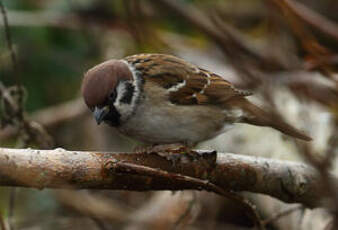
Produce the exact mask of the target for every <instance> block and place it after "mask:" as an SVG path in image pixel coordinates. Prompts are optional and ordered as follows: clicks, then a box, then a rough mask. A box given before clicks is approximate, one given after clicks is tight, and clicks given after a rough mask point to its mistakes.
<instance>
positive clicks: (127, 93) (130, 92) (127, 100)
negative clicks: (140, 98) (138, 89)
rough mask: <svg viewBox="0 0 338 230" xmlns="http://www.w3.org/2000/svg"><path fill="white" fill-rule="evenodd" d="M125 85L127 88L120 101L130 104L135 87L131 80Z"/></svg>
mask: <svg viewBox="0 0 338 230" xmlns="http://www.w3.org/2000/svg"><path fill="white" fill-rule="evenodd" d="M125 87H126V90H125V92H124V95H123V97H122V98H121V100H120V102H121V103H125V104H130V102H131V100H132V99H133V95H134V91H135V87H134V86H133V85H132V84H131V83H129V82H127V83H126V85H125Z"/></svg>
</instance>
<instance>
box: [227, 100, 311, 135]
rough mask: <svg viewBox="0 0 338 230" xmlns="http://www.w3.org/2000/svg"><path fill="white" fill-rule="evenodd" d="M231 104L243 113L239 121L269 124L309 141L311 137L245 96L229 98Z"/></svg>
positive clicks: (259, 124)
mask: <svg viewBox="0 0 338 230" xmlns="http://www.w3.org/2000/svg"><path fill="white" fill-rule="evenodd" d="M230 103H231V105H232V106H234V107H238V108H241V109H242V110H243V112H244V115H243V117H242V119H241V121H240V122H244V123H249V124H252V125H258V126H269V127H272V128H274V129H277V130H279V131H280V132H282V133H284V134H286V135H289V136H292V137H295V138H298V139H301V140H304V141H311V140H312V138H311V137H309V136H307V135H306V134H305V133H303V132H302V131H299V130H297V129H296V128H294V127H292V126H291V125H289V124H288V123H286V122H285V121H284V120H283V118H282V117H280V116H279V115H277V114H274V113H272V112H266V111H264V110H262V109H261V108H259V107H258V106H256V105H254V104H252V103H251V102H250V101H248V100H247V99H246V98H236V99H233V100H231V102H230Z"/></svg>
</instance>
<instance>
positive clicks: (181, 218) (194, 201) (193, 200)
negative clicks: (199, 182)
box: [173, 192, 196, 229]
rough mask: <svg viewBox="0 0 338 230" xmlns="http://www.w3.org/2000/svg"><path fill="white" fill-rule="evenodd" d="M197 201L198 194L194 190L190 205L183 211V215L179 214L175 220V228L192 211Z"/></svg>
mask: <svg viewBox="0 0 338 230" xmlns="http://www.w3.org/2000/svg"><path fill="white" fill-rule="evenodd" d="M195 203H196V194H195V192H192V199H191V200H190V201H189V203H188V207H187V208H186V210H185V211H184V213H182V215H180V216H179V218H178V219H177V221H176V222H175V224H174V226H173V229H177V228H178V226H179V225H180V224H181V223H182V222H183V220H184V219H185V218H186V217H187V216H188V215H189V214H190V213H191V210H192V208H193V207H194V204H195Z"/></svg>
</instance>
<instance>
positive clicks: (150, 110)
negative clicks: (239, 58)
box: [81, 54, 312, 148]
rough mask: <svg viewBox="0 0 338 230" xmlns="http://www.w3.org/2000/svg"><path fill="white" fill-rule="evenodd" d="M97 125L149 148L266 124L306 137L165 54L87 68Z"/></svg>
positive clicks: (87, 92)
mask: <svg viewBox="0 0 338 230" xmlns="http://www.w3.org/2000/svg"><path fill="white" fill-rule="evenodd" d="M81 91H82V95H83V98H84V102H85V104H86V105H87V106H88V108H89V109H90V110H91V111H92V113H93V115H94V118H95V120H96V122H97V124H98V125H99V124H101V123H102V122H104V123H106V124H108V125H110V126H112V127H115V128H116V129H117V130H118V131H119V132H120V133H122V134H123V135H125V136H128V137H130V138H132V139H135V140H138V141H141V142H143V143H145V144H146V145H149V146H161V145H163V146H167V145H168V146H170V145H178V146H184V147H187V148H193V147H195V146H196V145H197V144H198V143H200V142H203V141H206V140H209V139H211V138H214V137H216V136H218V135H220V134H222V133H224V132H226V131H227V130H229V129H230V128H231V127H233V126H234V124H235V123H246V124H250V125H256V126H267V127H271V128H274V129H276V130H279V131H280V132H282V133H284V134H286V135H289V136H292V137H294V138H298V139H301V140H304V141H310V140H312V139H311V138H310V137H309V136H308V135H306V134H305V133H303V132H302V131H299V130H298V129H296V128H294V127H292V126H291V125H289V124H288V123H286V122H285V121H284V120H283V119H282V118H280V117H276V116H274V115H273V114H272V113H270V112H267V111H265V110H263V109H261V108H260V107H258V106H256V105H255V104H253V103H252V102H250V101H249V100H248V99H247V97H248V96H250V95H252V93H250V92H248V91H245V90H241V89H238V88H236V87H235V86H234V85H233V84H232V83H230V82H229V81H227V80H226V79H224V78H223V77H221V76H219V75H217V74H215V73H213V72H211V71H208V70H206V69H203V68H200V67H198V66H197V65H194V64H191V63H189V62H187V61H185V60H183V59H181V58H179V57H176V56H173V55H168V54H135V55H132V56H128V57H125V58H123V59H110V60H107V61H105V62H103V63H101V64H98V65H96V66H94V67H92V68H91V69H89V70H88V71H87V72H86V73H85V74H84V77H83V80H82V86H81Z"/></svg>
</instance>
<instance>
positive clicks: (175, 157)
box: [134, 143, 194, 164]
mask: <svg viewBox="0 0 338 230" xmlns="http://www.w3.org/2000/svg"><path fill="white" fill-rule="evenodd" d="M134 151H135V152H136V153H148V154H150V153H155V154H157V155H159V156H161V157H164V158H166V159H167V160H170V161H172V162H173V163H174V164H175V163H176V162H178V161H184V160H185V161H189V160H191V159H190V158H191V157H192V156H193V155H194V151H193V150H192V149H191V148H189V147H188V146H186V145H184V144H182V143H175V144H161V145H151V146H138V147H137V148H135V149H134Z"/></svg>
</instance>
